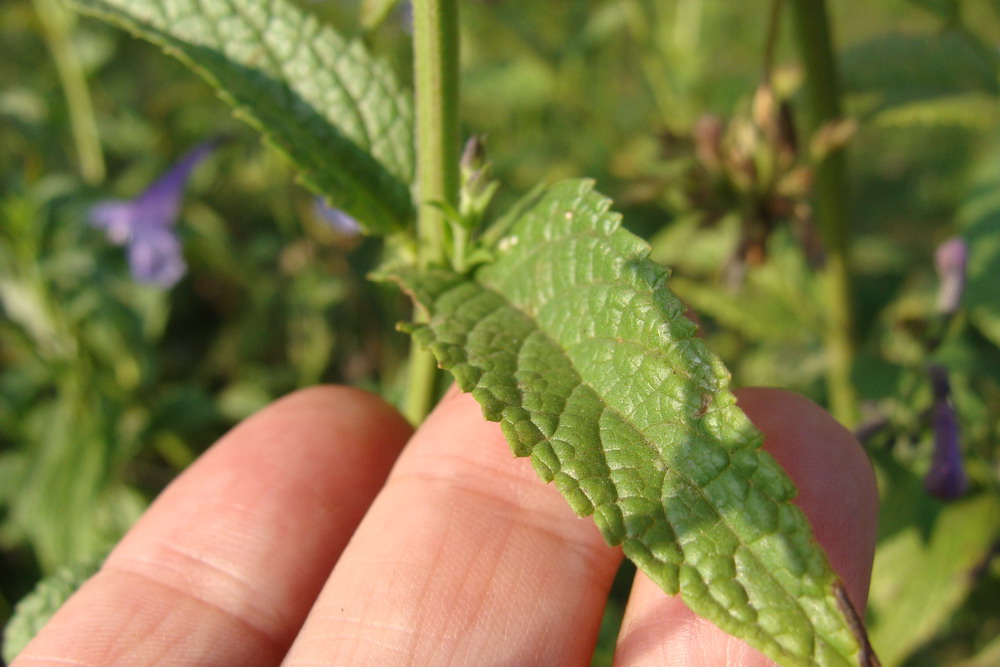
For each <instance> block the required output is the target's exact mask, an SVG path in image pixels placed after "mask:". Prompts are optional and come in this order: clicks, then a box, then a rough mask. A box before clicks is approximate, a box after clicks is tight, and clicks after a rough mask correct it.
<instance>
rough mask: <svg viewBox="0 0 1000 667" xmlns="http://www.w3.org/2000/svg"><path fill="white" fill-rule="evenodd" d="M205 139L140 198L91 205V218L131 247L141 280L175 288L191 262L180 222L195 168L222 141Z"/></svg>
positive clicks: (131, 258)
mask: <svg viewBox="0 0 1000 667" xmlns="http://www.w3.org/2000/svg"><path fill="white" fill-rule="evenodd" d="M218 144H219V142H218V141H217V140H213V141H207V142H205V143H203V144H199V145H198V146H196V147H195V148H193V149H192V150H190V151H189V152H188V153H187V154H185V155H184V157H182V158H181V159H180V160H179V161H178V162H177V164H175V165H174V166H173V167H171V168H170V170H169V171H167V173H165V174H163V176H161V177H160V178H158V179H157V180H156V181H155V182H154V183H153V184H152V185H150V186H149V187H148V188H146V189H145V190H144V191H143V192H142V193H141V194H140V195H139V196H138V197H136V198H135V199H129V200H121V199H115V200H106V201H102V202H98V203H97V204H95V205H94V206H93V208H91V209H90V223H91V224H92V225H93V226H94V227H97V228H99V229H103V230H104V231H105V232H106V234H107V236H108V240H110V241H111V242H112V243H114V244H115V245H124V246H127V255H128V263H129V267H130V268H131V270H132V276H133V277H134V278H135V279H136V281H138V282H141V283H151V284H154V285H159V286H161V287H171V286H172V285H174V284H175V283H176V282H177V281H178V280H180V279H181V277H182V276H183V275H184V272H185V270H186V269H187V265H186V264H185V263H184V257H183V256H182V254H181V242H180V239H179V238H178V237H177V232H176V230H175V229H174V226H175V225H176V223H177V217H178V216H179V215H180V210H181V198H182V196H183V195H184V186H185V185H186V184H187V181H188V177H189V176H190V175H191V171H192V170H193V169H194V168H195V167H196V166H197V165H198V163H199V162H201V161H202V160H203V159H205V158H206V157H207V156H208V155H210V154H211V153H212V152H213V151H214V150H215V149H216V147H217V146H218Z"/></svg>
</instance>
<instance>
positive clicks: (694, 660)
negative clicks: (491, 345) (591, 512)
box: [14, 387, 877, 667]
mask: <svg viewBox="0 0 1000 667" xmlns="http://www.w3.org/2000/svg"><path fill="white" fill-rule="evenodd" d="M737 394H738V397H739V401H740V406H741V407H742V408H743V409H744V410H745V411H746V412H747V414H748V415H749V416H750V418H751V420H752V421H753V422H754V423H755V424H756V425H757V426H758V427H759V428H761V430H763V431H764V433H765V446H766V448H767V449H768V450H769V451H770V452H771V454H772V455H774V457H775V458H776V459H777V460H778V462H779V463H781V464H782V466H783V467H784V468H785V470H786V471H787V472H788V473H789V474H790V475H791V477H792V478H793V479H794V480H795V482H796V484H797V485H798V487H799V489H800V492H799V496H798V498H797V501H796V502H798V504H799V505H800V506H801V507H802V508H803V510H804V511H805V513H806V514H807V516H808V517H809V519H810V521H811V522H812V524H813V528H814V532H815V534H816V537H817V539H818V540H819V542H820V543H821V544H822V545H823V546H824V548H825V549H826V550H827V553H828V555H829V558H830V562H831V565H832V566H833V568H834V570H836V571H837V572H838V573H839V574H840V575H841V577H842V579H843V580H844V583H845V585H846V588H847V590H848V593H849V595H850V597H851V599H852V601H853V604H854V606H855V607H856V608H857V609H863V608H864V604H865V600H866V596H867V589H868V580H869V577H870V573H871V563H872V557H873V552H874V543H875V525H876V506H877V496H876V492H875V485H874V476H873V474H872V471H871V467H870V466H869V464H868V461H867V459H866V457H865V455H864V453H863V451H862V450H861V448H860V446H859V445H858V444H857V442H856V441H855V440H854V438H853V437H852V436H851V435H850V434H849V433H848V432H847V431H846V430H844V429H843V428H842V427H841V426H839V425H838V424H837V423H836V422H835V421H834V420H833V419H832V418H831V417H830V416H829V415H828V414H827V413H826V412H824V411H823V410H822V409H820V408H819V407H817V406H816V405H814V404H812V403H810V402H809V401H807V400H806V399H804V398H802V397H800V396H797V395H795V394H790V393H788V392H783V391H779V390H769V389H747V390H743V391H741V392H737ZM410 436H411V429H410V427H409V426H408V425H407V424H406V422H405V421H404V420H403V418H402V417H400V416H399V415H398V414H397V413H396V412H395V411H394V410H393V409H392V408H391V407H389V406H387V405H386V404H385V403H383V402H382V401H381V399H379V398H377V397H375V396H372V395H370V394H366V393H363V392H360V391H357V390H353V389H347V388H343V387H323V388H315V389H309V390H305V391H301V392H298V393H296V394H293V395H291V396H289V397H287V398H285V399H282V400H280V401H278V402H277V403H275V404H273V405H272V406H270V407H268V408H266V409H265V410H263V411H261V412H260V413H258V414H257V415H255V416H253V417H251V418H250V419H248V420H246V421H245V422H244V423H243V424H241V425H240V426H238V427H236V428H235V429H234V430H233V431H232V432H230V433H229V434H228V435H226V436H225V437H224V438H222V440H220V441H219V442H218V443H217V444H216V445H215V446H214V447H213V448H212V449H211V450H209V451H208V452H207V453H206V454H205V455H204V456H202V457H201V459H199V461H198V462H197V463H196V464H194V465H193V466H191V468H190V469H188V470H187V471H186V472H185V473H184V474H183V475H181V476H180V477H179V478H178V479H177V480H176V481H175V482H174V483H173V484H172V485H171V486H170V487H169V488H168V489H167V490H166V491H164V492H163V494H162V495H161V496H160V498H159V499H158V500H157V501H156V502H155V503H154V504H153V506H152V507H151V508H150V509H149V511H148V512H147V513H146V514H145V516H144V517H143V518H142V519H141V520H140V521H139V523H138V524H137V525H136V526H135V527H134V528H133V529H132V530H131V531H130V532H129V534H128V535H127V536H126V537H125V539H124V540H123V541H122V542H121V544H119V545H118V547H117V548H116V549H115V550H114V551H113V552H112V553H111V555H110V556H109V557H108V559H107V561H106V562H105V564H104V566H103V568H102V569H101V571H100V572H99V573H98V574H97V575H96V576H95V577H94V578H93V579H91V580H90V581H89V582H87V583H86V584H85V585H84V586H83V587H82V588H81V589H80V591H78V593H77V594H76V595H75V596H74V597H73V598H71V599H70V601H69V602H67V604H66V605H64V607H63V608H62V609H61V610H60V611H59V612H58V613H57V614H56V616H54V617H53V619H52V620H51V621H50V623H49V624H48V625H47V626H46V627H45V628H44V629H43V630H42V632H41V633H40V634H39V636H38V637H36V638H35V640H34V641H33V642H32V643H31V644H29V645H28V647H27V648H26V649H25V650H24V651H23V652H22V654H21V656H20V657H19V659H18V660H17V661H16V662H15V663H14V665H15V666H16V667H26V666H28V665H41V664H52V665H57V664H58V665H66V664H72V665H119V664H133V665H154V664H170V665H187V664H192V665H193V664H202V665H269V664H278V663H280V662H281V661H282V660H285V663H286V664H288V665H304V664H308V665H319V664H323V665H397V664H416V665H445V664H462V665H586V664H589V661H590V655H591V653H592V651H593V647H594V643H595V641H596V639H597V633H598V628H599V626H600V622H601V616H602V612H603V608H604V603H605V600H606V597H607V593H608V589H609V587H610V585H611V582H612V579H613V578H614V575H615V572H616V570H617V568H618V565H619V563H620V561H621V558H622V555H621V550H620V549H613V548H610V547H608V546H607V545H606V544H605V543H604V542H603V540H602V539H601V536H600V534H599V532H598V531H597V528H596V527H595V526H594V524H593V522H592V521H591V520H590V519H583V520H581V519H579V518H577V517H576V516H575V515H574V514H573V512H572V511H571V510H570V508H569V506H568V505H567V504H566V502H565V501H564V500H563V499H562V498H561V497H560V495H559V494H558V492H557V491H556V490H555V488H553V487H552V486H551V485H544V484H542V483H541V482H540V480H539V479H538V478H537V477H536V475H535V473H534V471H533V470H532V469H531V464H530V462H529V461H527V460H525V459H517V460H511V454H510V451H509V449H508V447H507V445H506V443H505V442H504V439H503V436H502V434H501V433H500V429H499V427H498V426H497V425H496V424H492V423H488V422H484V421H483V419H482V416H481V412H480V411H479V408H478V406H476V404H475V402H474V401H473V400H472V399H471V397H470V396H468V395H459V394H457V393H451V394H449V395H448V397H446V398H445V399H444V400H443V401H442V403H441V404H440V405H439V406H438V407H437V409H436V410H435V411H434V413H433V414H432V415H431V416H430V417H429V418H428V420H427V421H426V423H425V424H424V425H423V426H421V428H420V429H419V430H418V431H417V433H416V434H414V435H413V437H412V438H411V437H410ZM407 440H409V444H408V445H407V446H406V448H405V450H403V446H404V444H406V443H407ZM401 451H402V454H400V452H401ZM397 457H398V460H397ZM616 664H619V665H644V664H664V665H686V666H687V665H712V666H715V665H723V664H725V665H765V664H770V663H769V662H768V661H767V660H766V659H765V658H763V656H761V655H760V654H758V653H757V652H756V651H754V650H753V649H751V648H749V647H748V646H747V645H746V644H744V643H743V642H741V641H739V640H737V639H735V638H732V637H730V636H729V635H726V634H725V633H723V632H722V631H720V630H718V629H717V628H715V626H713V625H711V624H710V623H708V622H707V621H704V620H701V619H699V618H698V617H696V616H694V615H693V614H692V613H691V612H690V611H688V610H687V608H686V607H685V606H684V604H683V602H682V601H681V600H680V598H679V597H668V596H666V595H665V594H664V593H663V592H662V591H660V590H659V589H658V588H657V587H656V585H655V584H653V583H651V582H650V581H649V580H648V579H646V578H645V577H644V576H642V575H639V576H638V577H637V579H636V581H635V584H634V586H633V589H632V595H631V598H630V600H629V603H628V608H627V610H626V614H625V619H624V622H623V625H622V630H621V634H620V636H619V640H618V647H617V651H616Z"/></svg>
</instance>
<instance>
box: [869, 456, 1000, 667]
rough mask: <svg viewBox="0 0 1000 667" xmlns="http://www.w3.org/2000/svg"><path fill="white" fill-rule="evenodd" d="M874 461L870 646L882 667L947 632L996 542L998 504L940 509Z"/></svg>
mask: <svg viewBox="0 0 1000 667" xmlns="http://www.w3.org/2000/svg"><path fill="white" fill-rule="evenodd" d="M881 458H883V459H884V460H883V461H881V464H880V468H881V471H880V472H882V475H881V478H882V481H883V484H882V485H881V486H882V487H883V493H882V495H883V498H884V502H883V506H882V508H881V516H880V519H879V532H880V533H881V534H880V535H879V542H878V549H877V550H876V553H875V564H874V567H873V570H872V586H871V594H870V598H869V608H870V609H869V612H870V617H871V636H872V641H873V642H874V643H875V645H876V646H878V647H879V657H880V658H881V659H882V661H883V663H884V664H885V665H886V667H889V666H891V665H899V664H903V663H904V661H906V659H907V658H908V657H910V656H914V655H917V654H919V649H920V647H921V646H924V645H926V644H927V643H928V642H929V641H930V640H932V639H933V638H934V637H936V636H937V637H940V636H943V634H944V633H947V632H948V630H949V620H950V619H951V618H952V615H953V614H954V612H955V610H956V609H957V608H958V607H959V605H960V604H961V603H962V602H963V601H964V600H965V599H966V597H967V596H968V594H969V592H970V590H971V589H972V587H973V585H974V584H975V581H976V578H975V576H974V575H973V571H974V570H975V569H976V567H977V566H980V565H981V564H982V563H983V562H984V560H985V559H986V558H988V554H989V552H990V549H991V548H992V547H993V545H994V544H996V540H997V539H998V538H1000V503H998V501H997V498H996V497H995V496H993V495H990V494H985V493H984V494H979V495H977V496H973V497H970V498H967V499H963V500H962V501H960V502H955V503H940V502H938V501H935V500H933V499H931V498H929V497H928V496H927V493H926V491H924V488H923V483H922V482H921V480H920V479H919V478H918V477H915V476H914V475H912V474H911V473H909V472H907V471H906V470H903V469H902V468H901V467H900V466H899V465H898V464H897V463H895V462H893V461H892V460H891V459H889V458H888V457H881ZM990 664H996V663H990Z"/></svg>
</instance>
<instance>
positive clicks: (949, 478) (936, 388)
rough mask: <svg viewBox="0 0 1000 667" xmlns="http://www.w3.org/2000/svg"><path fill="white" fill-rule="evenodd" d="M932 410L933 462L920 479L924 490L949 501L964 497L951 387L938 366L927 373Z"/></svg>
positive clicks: (946, 375) (960, 457) (963, 469)
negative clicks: (931, 397)
mask: <svg viewBox="0 0 1000 667" xmlns="http://www.w3.org/2000/svg"><path fill="white" fill-rule="evenodd" d="M928 372H929V373H930V376H931V390H932V392H933V394H934V406H933V408H932V412H931V424H932V427H933V429H934V458H933V459H932V461H931V469H930V470H929V471H928V472H927V475H926V476H925V477H924V488H926V489H927V492H928V493H930V494H931V495H932V496H935V497H937V498H941V499H943V500H953V499H955V498H958V497H960V496H962V495H964V494H965V491H966V490H967V489H968V486H969V480H968V478H967V477H966V476H965V468H964V467H963V465H962V450H961V446H960V444H959V428H958V418H957V417H956V415H955V408H954V407H953V406H952V404H951V399H950V396H951V386H950V385H949V383H948V373H947V371H946V370H945V369H944V368H943V367H941V366H938V365H934V366H931V367H930V369H928Z"/></svg>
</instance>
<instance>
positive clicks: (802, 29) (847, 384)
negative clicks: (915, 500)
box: [790, 0, 857, 426]
mask: <svg viewBox="0 0 1000 667" xmlns="http://www.w3.org/2000/svg"><path fill="white" fill-rule="evenodd" d="M790 4H791V8H792V19H793V22H794V25H795V32H796V38H797V40H798V43H799V51H800V53H801V56H802V60H803V63H804V64H805V69H806V81H807V94H808V98H809V113H808V115H807V130H808V134H809V135H810V136H811V135H812V134H813V133H815V132H816V131H817V130H818V129H819V128H820V127H822V126H823V125H824V124H826V123H828V122H830V121H834V120H837V119H839V118H840V117H841V108H840V85H839V81H838V78H837V71H836V66H835V60H834V52H833V40H832V39H831V36H830V27H829V21H828V19H827V11H826V3H825V0H790ZM849 200H850V194H849V192H848V184H847V160H846V155H845V154H844V151H843V150H842V149H838V150H835V151H831V152H830V153H829V154H828V155H827V156H826V157H825V158H823V160H822V162H820V163H819V164H818V165H817V166H816V211H817V219H818V223H819V227H820V232H821V233H822V234H823V240H824V242H825V245H826V252H827V261H826V268H825V274H826V275H825V281H824V282H825V283H826V287H827V290H828V294H827V303H828V304H829V321H828V323H827V327H826V332H825V339H826V340H825V346H826V352H827V355H828V364H827V389H828V391H829V395H830V409H831V411H832V412H833V414H834V416H835V417H837V418H838V419H840V420H841V421H842V422H844V423H845V424H847V425H849V426H851V425H853V424H854V423H855V421H856V419H857V400H856V396H855V391H854V385H853V384H852V382H851V367H852V365H853V362H854V316H853V307H852V299H851V285H850V277H851V273H850V262H849V247H850V239H851V212H850V204H849Z"/></svg>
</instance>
